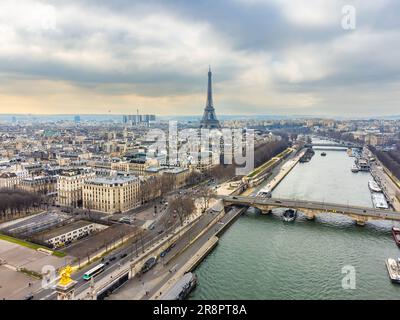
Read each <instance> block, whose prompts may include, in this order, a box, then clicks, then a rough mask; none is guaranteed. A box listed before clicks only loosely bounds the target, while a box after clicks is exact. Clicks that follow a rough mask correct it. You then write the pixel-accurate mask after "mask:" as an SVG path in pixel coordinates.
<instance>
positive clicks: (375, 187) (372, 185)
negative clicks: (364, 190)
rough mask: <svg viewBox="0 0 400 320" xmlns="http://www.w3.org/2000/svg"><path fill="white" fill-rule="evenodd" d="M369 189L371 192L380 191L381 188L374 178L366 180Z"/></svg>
mask: <svg viewBox="0 0 400 320" xmlns="http://www.w3.org/2000/svg"><path fill="white" fill-rule="evenodd" d="M368 187H369V190H371V191H372V192H382V189H381V188H380V187H379V186H378V184H377V183H376V182H375V181H374V180H370V181H369V182H368Z"/></svg>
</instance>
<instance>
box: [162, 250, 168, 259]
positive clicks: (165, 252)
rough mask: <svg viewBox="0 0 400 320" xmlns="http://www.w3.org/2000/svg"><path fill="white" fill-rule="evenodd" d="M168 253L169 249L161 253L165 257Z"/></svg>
mask: <svg viewBox="0 0 400 320" xmlns="http://www.w3.org/2000/svg"><path fill="white" fill-rule="evenodd" d="M166 255H167V250H165V251H163V252H161V253H160V257H161V258H164V257H165V256H166Z"/></svg>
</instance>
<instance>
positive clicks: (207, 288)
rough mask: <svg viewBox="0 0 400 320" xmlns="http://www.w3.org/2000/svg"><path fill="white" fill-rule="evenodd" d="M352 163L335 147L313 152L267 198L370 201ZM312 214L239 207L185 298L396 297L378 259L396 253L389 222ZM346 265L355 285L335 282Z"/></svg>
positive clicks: (364, 175)
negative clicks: (310, 217)
mask: <svg viewBox="0 0 400 320" xmlns="http://www.w3.org/2000/svg"><path fill="white" fill-rule="evenodd" d="M352 162H353V159H352V158H349V157H348V155H347V154H346V153H345V152H343V151H334V150H332V151H328V152H327V156H326V157H320V156H318V157H313V159H312V160H311V161H310V162H308V163H304V164H299V165H297V166H295V167H293V168H292V169H291V171H290V174H289V173H288V174H287V175H286V177H285V179H283V180H281V181H280V183H279V184H278V185H276V186H275V188H274V191H273V197H274V198H284V199H294V200H295V199H299V200H315V201H325V202H333V203H342V204H347V203H348V204H349V205H355V206H357V205H359V206H363V207H371V208H372V203H371V198H370V191H369V188H368V181H369V180H371V178H372V177H371V175H370V174H369V173H368V172H359V173H357V174H354V173H352V172H351V171H350V167H351V164H352ZM267 183H269V182H266V183H265V184H264V185H261V186H260V188H262V187H266V185H267ZM256 191H257V190H254V192H256ZM317 221H320V222H322V223H310V222H308V221H307V220H306V219H305V217H303V216H300V217H299V218H298V219H297V220H296V221H295V222H294V223H284V222H282V219H281V218H280V217H279V216H278V215H267V216H260V215H256V214H254V213H252V214H244V215H243V216H242V217H241V218H240V219H239V220H238V221H236V222H235V223H234V224H233V225H232V226H231V227H230V228H229V229H228V231H227V232H226V233H225V234H224V236H223V237H221V238H220V239H219V242H218V246H216V247H215V249H214V250H213V251H212V252H211V253H210V254H209V255H208V256H207V258H206V259H205V260H204V261H203V262H202V263H201V264H200V265H199V266H198V267H197V269H196V275H197V276H198V281H199V286H197V288H196V289H195V291H194V292H193V293H192V294H191V295H190V297H189V298H190V299H194V300H198V299H200V300H202V299H211V300H213V299H396V297H399V294H400V286H395V285H393V284H392V283H391V282H390V280H389V279H388V277H387V270H386V268H385V264H384V261H385V259H386V258H388V257H398V256H399V251H398V248H397V247H396V244H395V243H394V241H393V239H392V236H391V234H390V229H391V226H392V223H390V222H386V221H374V222H371V223H367V224H366V225H365V227H363V228H359V227H357V226H355V224H354V222H353V221H352V220H351V219H349V218H348V217H344V216H342V215H336V214H321V215H318V216H317ZM227 265H229V268H227V267H226V266H227ZM346 266H352V267H354V268H355V272H356V277H357V287H356V290H345V289H343V288H342V286H341V283H342V279H343V278H344V277H345V274H343V273H342V269H343V268H344V267H346ZM254 275H257V278H255V276H254ZM327 275H329V276H327ZM233 279H234V281H233Z"/></svg>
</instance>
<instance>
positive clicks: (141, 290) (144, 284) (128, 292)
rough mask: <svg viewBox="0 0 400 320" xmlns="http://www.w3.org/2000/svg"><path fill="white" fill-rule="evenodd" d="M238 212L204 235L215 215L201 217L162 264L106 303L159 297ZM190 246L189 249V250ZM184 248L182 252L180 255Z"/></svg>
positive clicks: (134, 279)
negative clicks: (161, 289) (166, 285)
mask: <svg viewBox="0 0 400 320" xmlns="http://www.w3.org/2000/svg"><path fill="white" fill-rule="evenodd" d="M238 211H240V208H234V209H232V210H230V211H229V212H228V213H226V214H225V215H224V216H223V217H222V218H221V219H220V220H219V221H218V222H216V223H215V225H214V226H212V227H210V228H209V229H208V230H207V231H205V232H203V231H204V230H205V229H206V227H207V226H208V225H209V224H210V222H213V220H216V216H215V213H212V211H210V212H208V213H206V214H204V215H203V216H202V218H201V219H200V220H199V221H198V222H197V223H196V225H194V226H193V227H192V228H191V230H190V233H189V234H187V235H186V236H184V237H182V238H181V239H180V240H178V241H177V243H176V246H175V247H174V248H173V249H172V250H171V251H170V252H169V253H168V255H167V256H166V257H165V261H163V260H161V261H159V263H158V264H157V265H156V266H155V267H154V268H153V269H151V270H150V271H148V272H147V273H145V274H144V275H142V276H140V277H135V278H133V279H131V280H130V281H129V282H128V283H127V284H125V285H124V286H123V287H122V288H121V289H120V290H118V291H117V292H115V293H114V294H112V295H111V296H110V297H108V298H107V299H110V300H135V299H148V298H150V297H152V296H153V295H155V294H159V293H160V288H162V287H163V286H164V285H165V284H166V283H168V282H169V281H170V279H172V278H173V277H174V276H175V274H176V273H177V272H178V271H179V270H180V269H181V268H182V267H184V265H185V264H186V263H187V262H188V261H189V260H190V259H191V258H193V257H194V256H195V255H196V253H197V252H198V251H199V249H200V248H201V247H202V246H203V245H204V244H205V243H206V242H207V241H208V240H209V239H210V238H211V237H212V236H214V235H215V234H216V233H217V232H218V231H219V230H220V229H221V228H223V227H224V226H225V224H226V223H227V222H229V221H230V219H232V218H233V217H234V216H235V215H236V214H237V213H238ZM202 232H203V233H202ZM201 233H202V234H201ZM200 234H201V235H200ZM198 235H200V236H199V237H198V238H197V239H196V240H195V241H194V242H193V243H191V244H190V241H193V240H194V239H195V237H196V236H198ZM189 244H190V246H188V245H189ZM184 248H185V250H184V251H182V249H184ZM181 251H182V252H181ZM178 253H179V254H178ZM169 256H172V258H170V259H169V260H168V257H169ZM146 292H147V294H146Z"/></svg>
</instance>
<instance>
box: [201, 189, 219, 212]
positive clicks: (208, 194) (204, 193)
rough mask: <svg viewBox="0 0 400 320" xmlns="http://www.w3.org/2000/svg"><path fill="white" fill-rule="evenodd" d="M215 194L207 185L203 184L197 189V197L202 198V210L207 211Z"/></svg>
mask: <svg viewBox="0 0 400 320" xmlns="http://www.w3.org/2000/svg"><path fill="white" fill-rule="evenodd" d="M214 196H215V191H214V190H213V189H211V188H209V187H207V186H205V185H204V186H201V187H200V188H199V189H198V191H197V197H198V199H199V200H200V207H201V212H205V211H206V210H207V209H208V207H209V205H210V200H211V198H213V197H214Z"/></svg>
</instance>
